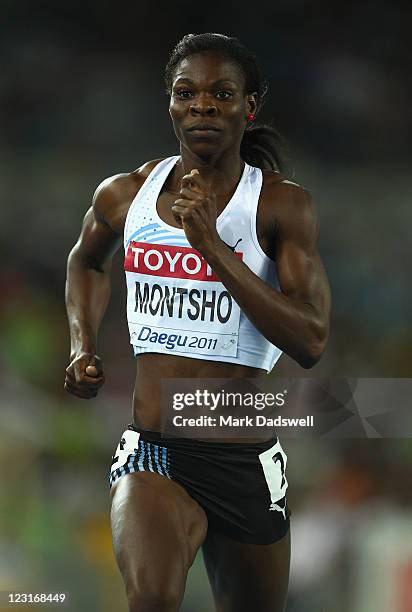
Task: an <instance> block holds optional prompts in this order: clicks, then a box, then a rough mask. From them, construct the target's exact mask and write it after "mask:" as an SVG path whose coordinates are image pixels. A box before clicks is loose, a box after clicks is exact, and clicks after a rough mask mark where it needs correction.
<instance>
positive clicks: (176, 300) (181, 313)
mask: <svg viewBox="0 0 412 612" xmlns="http://www.w3.org/2000/svg"><path fill="white" fill-rule="evenodd" d="M235 255H236V256H238V257H240V258H242V253H235ZM124 268H125V272H126V280H127V319H128V323H129V330H130V342H131V344H133V345H135V346H140V347H146V348H151V349H153V350H155V351H156V352H158V351H159V352H171V353H173V352H174V351H175V352H179V353H199V352H201V353H202V354H204V355H226V356H230V357H235V356H236V354H237V345H238V336H239V320H240V308H239V306H238V304H237V303H236V302H235V300H234V299H233V298H232V296H231V295H230V293H229V292H228V291H227V289H226V288H225V286H224V285H223V284H222V283H221V282H220V280H219V278H218V277H217V276H216V274H215V273H214V272H213V270H212V269H211V268H210V266H209V265H208V263H207V261H206V260H205V259H204V258H203V257H202V255H201V254H200V253H199V251H197V250H196V249H193V248H189V247H181V246H170V245H163V244H150V243H146V242H133V241H131V242H130V243H129V246H128V249H127V254H126V258H125V263H124Z"/></svg>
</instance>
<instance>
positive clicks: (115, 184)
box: [93, 158, 164, 224]
mask: <svg viewBox="0 0 412 612" xmlns="http://www.w3.org/2000/svg"><path fill="white" fill-rule="evenodd" d="M163 159H164V158H159V159H153V160H151V161H148V162H146V163H144V164H142V165H141V166H140V167H139V168H137V169H136V170H133V172H125V173H120V174H115V175H113V176H110V177H108V178H106V179H105V180H104V181H102V182H101V183H100V185H99V186H98V187H97V189H96V191H95V193H94V196H93V210H94V213H95V215H96V216H97V217H98V218H100V219H101V220H103V221H106V222H108V221H109V220H110V218H111V216H112V214H113V211H114V210H115V209H116V210H117V209H118V208H119V207H123V206H130V204H131V203H132V201H133V199H134V198H135V196H136V194H137V193H138V191H139V189H140V188H141V187H142V185H143V183H144V182H145V180H146V179H147V177H148V176H149V174H150V173H151V171H152V170H153V169H154V168H155V167H156V166H157V164H158V163H159V162H161V161H162V160H163ZM109 224H110V223H109Z"/></svg>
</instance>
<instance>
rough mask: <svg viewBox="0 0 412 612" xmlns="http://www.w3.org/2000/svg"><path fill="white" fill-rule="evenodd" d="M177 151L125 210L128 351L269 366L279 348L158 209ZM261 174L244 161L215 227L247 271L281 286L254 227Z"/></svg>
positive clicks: (152, 174) (273, 284) (177, 157)
mask: <svg viewBox="0 0 412 612" xmlns="http://www.w3.org/2000/svg"><path fill="white" fill-rule="evenodd" d="M179 158H180V156H179V155H175V156H173V157H168V158H167V159H164V160H162V161H161V162H160V163H159V164H157V165H156V167H155V168H154V169H153V170H152V172H151V173H150V174H149V176H148V177H147V179H146V180H145V182H144V184H143V185H142V187H141V188H140V190H139V192H138V193H137V195H136V197H135V198H134V200H133V202H132V204H131V206H130V209H129V211H128V214H127V217H126V223H125V229H124V250H125V261H124V268H125V273H126V282H127V320H128V324H129V331H130V342H131V344H132V345H133V347H134V353H135V355H139V354H141V353H167V354H170V355H180V356H182V357H191V358H193V359H207V360H211V361H225V362H230V363H238V364H242V365H247V366H251V367H255V368H262V369H264V370H266V371H267V372H270V371H271V370H272V368H273V366H274V365H275V363H276V362H277V360H278V359H279V357H280V356H281V354H282V351H281V350H280V349H279V348H277V347H276V346H274V345H273V344H271V343H270V342H269V341H268V340H266V338H265V337H264V336H263V335H262V334H261V333H260V332H259V331H258V330H257V329H256V327H255V326H254V325H252V323H251V322H250V321H249V319H248V318H247V316H246V314H245V313H244V312H243V311H242V310H241V309H240V308H239V306H238V304H237V303H236V302H235V300H234V299H233V298H232V297H231V295H230V294H229V292H228V291H227V290H226V288H225V286H224V285H223V284H222V283H221V282H220V280H219V278H218V277H217V276H216V274H215V273H214V272H213V270H212V269H211V268H210V266H209V265H208V263H207V261H206V260H205V259H204V258H203V257H202V255H201V254H200V253H199V251H197V250H196V249H194V248H193V247H192V246H191V244H190V243H189V242H188V240H187V238H186V235H185V232H184V230H183V229H180V228H176V227H173V226H171V225H168V224H167V223H165V222H164V221H162V219H161V218H160V217H159V215H158V213H157V209H156V203H157V199H158V196H159V193H160V190H161V188H162V186H163V184H164V182H165V181H166V178H167V177H168V175H169V174H170V172H171V170H172V169H173V167H174V165H175V164H176V162H177V160H178V159H179ZM262 180H263V179H262V171H261V170H260V169H259V168H255V167H254V166H249V164H246V163H245V167H244V170H243V174H242V177H241V179H240V181H239V184H238V186H237V189H236V191H235V193H234V194H233V196H232V198H231V200H230V201H229V202H228V204H227V205H226V207H225V208H224V209H223V211H222V212H221V214H220V215H219V216H218V218H217V220H216V228H217V231H218V233H219V235H220V237H221V239H222V240H223V241H224V242H225V243H226V244H227V245H228V246H230V247H231V248H232V250H233V251H234V253H235V255H236V256H237V257H239V258H241V259H242V260H243V262H244V263H245V264H246V265H247V266H248V267H249V268H250V269H251V270H252V272H254V273H255V274H256V275H257V276H259V277H260V278H261V279H262V280H263V281H265V282H266V283H267V284H268V285H270V286H272V287H275V288H276V289H277V290H278V291H280V287H279V282H278V278H277V273H276V264H275V262H274V261H272V260H271V259H270V258H269V257H267V255H266V254H265V253H264V252H263V250H262V248H261V247H260V245H259V243H258V239H257V235H256V213H257V207H258V202H259V195H260V191H261V188H262Z"/></svg>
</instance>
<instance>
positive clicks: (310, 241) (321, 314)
mask: <svg viewBox="0 0 412 612" xmlns="http://www.w3.org/2000/svg"><path fill="white" fill-rule="evenodd" d="M275 189H277V190H281V191H280V192H279V191H278V192H277V194H276V197H279V198H281V199H282V206H279V207H278V206H277V210H280V213H279V215H278V216H277V223H276V236H274V237H273V240H274V241H275V242H276V266H277V274H278V278H279V284H280V288H281V290H282V292H279V291H277V290H276V289H274V288H272V287H270V286H268V285H267V284H266V283H265V282H263V281H262V280H261V279H260V278H259V277H258V276H256V275H255V274H254V273H253V272H252V271H251V270H250V269H249V268H248V267H247V266H246V265H245V264H244V263H243V262H242V261H240V260H239V259H238V258H237V257H235V256H234V254H233V253H232V252H231V251H230V250H229V249H227V247H226V245H224V243H220V244H219V245H218V246H217V248H215V249H214V250H213V252H211V253H208V254H205V257H206V259H207V260H208V262H209V264H210V265H211V267H212V268H213V269H214V270H215V272H216V274H217V275H218V276H219V278H220V279H221V281H222V282H223V284H224V285H225V286H226V288H227V289H228V291H229V292H230V293H231V295H232V296H233V298H234V299H235V300H236V302H237V303H238V304H239V306H240V307H241V308H242V310H243V311H244V312H245V313H246V315H247V317H248V318H249V319H250V321H251V322H252V323H253V325H255V327H256V328H257V329H258V330H259V331H260V332H261V333H262V334H263V335H264V336H265V338H267V339H268V340H269V341H270V342H271V343H272V344H274V345H276V346H278V347H279V348H280V349H282V350H283V351H284V352H285V353H287V354H288V355H289V356H290V357H292V358H293V359H295V361H297V362H298V363H299V364H300V365H301V366H302V367H304V368H310V367H312V366H313V365H314V364H315V363H316V362H317V361H318V360H319V359H320V357H321V355H322V353H323V351H324V350H325V347H326V341H327V336H328V333H329V315H330V303H331V296H330V288H329V283H328V280H327V277H326V273H325V269H324V267H323V264H322V261H321V259H320V257H319V253H318V250H317V242H318V236H319V222H318V219H317V216H316V212H315V209H314V207H313V204H312V202H311V200H310V197H309V195H308V193H307V192H306V191H305V190H304V189H302V188H300V187H297V186H292V185H285V184H284V185H278V186H276V187H275Z"/></svg>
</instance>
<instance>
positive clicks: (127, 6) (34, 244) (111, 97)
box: [0, 0, 412, 612]
mask: <svg viewBox="0 0 412 612" xmlns="http://www.w3.org/2000/svg"><path fill="white" fill-rule="evenodd" d="M0 10H1V15H2V18H1V24H0V32H1V35H0V65H1V73H2V76H1V79H0V114H1V142H0V194H1V224H0V237H1V272H0V283H1V285H0V287H1V305H0V315H1V343H0V368H1V370H0V387H1V395H0V408H1V410H0V462H1V484H2V486H1V489H0V591H5V590H9V589H14V590H24V591H29V590H35V591H39V590H40V589H43V590H45V589H46V590H47V591H49V590H53V591H59V590H61V591H66V592H69V593H70V598H71V603H70V606H69V609H70V610H76V612H86V611H87V612H89V611H93V612H94V611H96V612H112V611H113V610H116V611H117V610H119V612H120V611H121V610H126V601H125V597H124V594H123V586H122V583H121V578H120V575H119V574H118V571H117V569H116V566H115V561H114V558H113V555H112V552H111V542H110V532H109V525H108V495H107V493H108V490H107V480H106V479H107V471H108V468H109V464H110V456H111V454H112V452H113V450H114V446H115V445H116V444H117V441H118V437H119V434H120V433H121V431H123V429H122V428H123V426H124V424H125V423H127V422H128V421H129V417H130V403H131V393H132V385H133V373H134V362H133V358H132V353H131V349H130V347H129V344H128V336H127V327H126V317H125V312H124V301H125V290H124V280H123V272H122V261H121V255H120V254H119V255H118V256H117V258H116V263H115V267H114V274H113V290H112V299H111V303H110V306H109V309H108V312H107V315H106V318H105V320H104V323H103V327H102V332H101V337H100V338H101V339H100V343H99V354H100V355H101V357H102V358H103V360H104V362H105V368H106V375H107V383H106V386H105V387H104V389H103V390H102V392H101V393H100V396H99V397H98V399H96V400H92V401H90V402H83V401H79V400H77V399H76V398H72V397H71V396H69V395H67V394H66V393H65V392H64V391H63V379H64V369H65V367H66V365H67V363H68V350H69V345H68V332H67V323H66V315H65V309H64V301H63V295H64V281H65V261H66V258H67V254H68V252H69V250H70V249H71V247H72V245H73V243H74V242H75V240H76V238H77V235H78V233H79V230H80V225H81V220H82V218H83V215H84V213H85V211H86V209H87V208H88V206H89V203H90V200H91V197H92V194H93V191H94V189H95V187H96V186H97V185H98V184H99V183H100V181H101V180H103V179H104V178H105V177H107V176H110V175H111V174H115V173H117V172H123V171H129V170H132V169H134V168H136V167H138V166H139V165H140V164H141V163H143V162H144V161H147V160H149V159H153V158H157V157H161V156H167V155H171V154H175V153H176V152H178V149H177V144H176V140H175V137H174V134H173V131H172V128H171V124H170V121H169V116H168V112H167V107H168V99H167V96H166V95H165V93H164V86H163V68H164V64H165V63H166V61H167V58H168V54H169V53H170V50H171V48H172V47H173V45H174V44H175V43H176V42H177V41H178V40H179V39H180V38H181V36H182V35H184V34H185V33H187V32H194V33H199V32H204V31H217V32H222V33H225V34H229V35H235V36H238V37H239V38H240V40H241V41H242V42H244V43H245V44H246V45H247V46H249V47H250V48H251V49H252V50H254V51H255V52H256V54H257V56H258V60H259V62H260V64H261V66H262V69H263V71H264V74H265V76H266V78H267V79H268V81H269V85H270V91H269V96H268V101H267V103H266V105H265V107H264V109H263V112H262V115H261V118H264V119H270V118H274V120H275V124H276V125H277V126H278V127H279V129H280V130H281V132H282V133H283V134H284V135H285V136H286V138H287V139H288V141H289V143H290V148H291V154H292V155H291V157H292V161H293V163H292V173H293V176H294V177H295V180H297V181H298V182H301V183H302V184H303V185H305V186H306V187H307V188H308V189H309V190H310V191H311V193H312V196H313V198H314V201H315V203H316V206H317V208H318V211H319V214H320V219H321V239H320V251H321V255H322V258H323V260H324V263H325V266H326V269H327V272H328V275H329V278H330V282H331V286H332V293H333V319H332V330H331V336H330V342H329V346H328V349H327V352H326V353H325V355H324V357H323V359H322V360H321V362H320V363H319V364H318V365H317V366H316V367H315V368H313V369H312V370H309V371H307V370H303V369H302V368H300V367H299V366H297V365H296V364H294V363H293V362H292V361H291V360H290V359H289V358H288V357H286V356H284V357H283V358H282V359H281V362H280V364H279V367H278V368H277V369H276V370H275V372H274V375H275V376H290V377H293V376H298V377H301V376H315V377H338V378H342V377H376V378H379V377H382V378H385V377H392V378H397V377H409V376H411V360H410V345H411V341H412V331H411V325H410V321H408V315H410V310H411V306H410V304H411V301H410V297H411V296H410V282H409V279H410V271H409V268H410V261H411V248H410V242H409V243H408V236H410V223H411V209H410V206H411V195H412V186H411V181H410V167H411V163H410V162H411V158H410V142H409V141H408V138H407V134H408V133H409V134H410V133H411V127H412V126H411V113H410V93H411V85H412V83H411V72H410V69H409V67H408V52H409V46H408V42H407V36H408V34H409V24H410V18H411V8H410V5H408V4H406V3H405V4H403V3H401V2H398V3H392V4H389V3H385V2H382V1H380V0H378V1H375V2H373V3H372V2H356V3H355V2H346V3H336V4H335V3H329V2H326V1H325V0H319V1H317V2H312V3H308V2H305V1H304V0H288V1H286V0H283V1H279V2H277V3H276V5H275V4H274V3H269V2H266V3H259V4H254V5H246V4H245V5H237V6H236V8H235V7H233V6H230V5H224V4H220V5H219V10H218V12H217V9H216V8H214V7H213V6H205V5H203V4H194V3H193V4H185V3H181V4H178V5H174V4H173V3H168V4H164V5H162V4H160V5H158V6H156V7H155V6H154V5H152V4H151V3H145V4H143V5H141V4H140V3H139V4H138V3H111V2H99V3H98V2H96V1H94V0H84V1H83V2H81V3H80V2H77V1H75V2H70V3H65V4H64V5H63V4H60V3H55V2H51V1H47V0H42V1H40V0H39V1H38V2H36V3H34V2H29V1H28V0H20V1H19V2H13V1H12V0H10V1H5V0H2V1H1V2H0ZM284 447H285V450H286V451H287V452H288V454H289V486H290V496H289V501H290V505H291V507H292V510H293V529H294V531H293V556H292V571H291V589H290V600H289V606H288V612H312V611H313V612H315V611H316V612H318V611H320V610H327V611H328V612H349V611H350V612H369V611H372V610H373V612H410V611H411V610H412V587H411V584H412V544H411V542H412V538H411V535H412V534H411V530H412V528H411V525H412V486H411V485H412V442H411V440H410V439H404V440H402V439H396V440H394V439H392V440H391V439H386V440H385V439H364V440H350V439H342V440H327V439H321V440H286V441H285V444H284ZM21 609H23V608H21ZM27 609H29V608H27ZM212 609H213V608H212V604H211V599H210V590H209V587H208V584H207V582H206V579H205V574H204V569H203V564H202V560H201V556H200V555H199V556H198V560H197V561H196V564H195V566H194V567H193V569H192V571H191V574H190V577H189V581H188V588H187V594H186V598H185V602H184V605H183V607H182V610H183V611H184V612H189V611H196V612H207V611H210V610H212Z"/></svg>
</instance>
